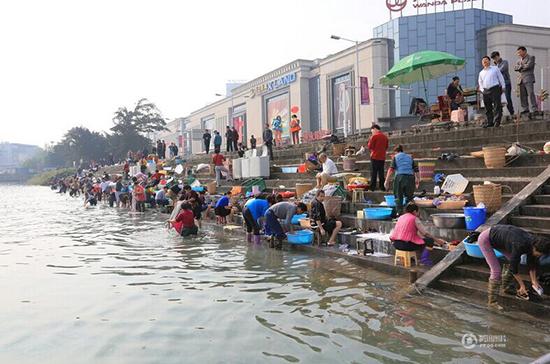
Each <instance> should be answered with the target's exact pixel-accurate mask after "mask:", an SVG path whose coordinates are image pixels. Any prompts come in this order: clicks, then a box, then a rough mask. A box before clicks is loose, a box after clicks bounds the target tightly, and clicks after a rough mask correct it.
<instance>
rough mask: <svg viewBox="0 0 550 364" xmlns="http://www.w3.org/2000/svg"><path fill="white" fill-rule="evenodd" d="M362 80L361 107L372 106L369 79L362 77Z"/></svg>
mask: <svg viewBox="0 0 550 364" xmlns="http://www.w3.org/2000/svg"><path fill="white" fill-rule="evenodd" d="M360 79H361V105H370V93H369V79H368V78H367V77H360Z"/></svg>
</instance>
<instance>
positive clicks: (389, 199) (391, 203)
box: [384, 195, 407, 207]
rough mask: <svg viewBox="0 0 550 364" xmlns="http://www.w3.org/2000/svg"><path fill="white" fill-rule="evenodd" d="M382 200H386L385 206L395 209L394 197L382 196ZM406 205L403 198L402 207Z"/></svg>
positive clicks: (405, 199) (405, 200)
mask: <svg viewBox="0 0 550 364" xmlns="http://www.w3.org/2000/svg"><path fill="white" fill-rule="evenodd" d="M384 200H386V204H387V205H388V206H389V207H395V206H396V204H395V196H394V195H386V196H384ZM406 204H407V198H406V197H403V206H405V205H406Z"/></svg>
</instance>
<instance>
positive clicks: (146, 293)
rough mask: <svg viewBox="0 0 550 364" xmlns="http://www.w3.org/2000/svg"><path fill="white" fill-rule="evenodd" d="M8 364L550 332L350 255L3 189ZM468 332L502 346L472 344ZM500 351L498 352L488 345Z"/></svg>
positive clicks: (362, 346)
mask: <svg viewBox="0 0 550 364" xmlns="http://www.w3.org/2000/svg"><path fill="white" fill-rule="evenodd" d="M1 190H2V192H3V193H2V198H0V211H1V212H2V214H3V215H4V216H3V217H2V223H1V224H0V288H1V292H2V296H1V297H2V298H1V301H0V323H1V324H0V363H298V362H302V363H370V362H381V363H385V362H388V363H401V362H402V363H404V362H415V363H442V362H455V363H456V362H467V363H477V362H487V363H516V362H529V361H530V359H532V358H535V357H538V356H540V355H542V354H544V353H545V352H547V351H550V330H549V328H548V327H547V326H544V325H542V324H541V325H533V324H532V323H528V322H524V321H521V320H512V319H509V318H506V317H504V316H501V315H493V314H491V313H489V312H488V311H486V310H484V309H481V308H474V307H472V306H469V305H465V304H460V303H456V302H452V301H449V300H446V299H443V298H439V297H431V296H425V297H422V298H413V299H406V298H403V296H402V294H401V290H402V289H403V287H404V286H405V282H403V281H402V280H401V279H397V278H395V277H392V276H388V275H384V274H381V273H378V272H376V271H371V270H366V269H364V268H361V269H360V268H357V267H355V266H353V265H351V264H349V263H347V262H346V261H344V260H337V259H334V258H319V257H315V256H312V255H308V254H305V253H298V252H293V251H282V252H281V251H273V250H270V249H266V248H265V247H258V246H250V245H249V244H247V243H246V242H245V241H244V239H243V238H242V237H241V236H238V237H232V236H227V234H225V235H224V234H223V233H221V232H219V230H218V229H214V228H213V227H211V228H205V231H204V232H203V233H201V235H200V236H199V237H197V238H194V239H189V240H182V238H181V237H179V236H176V235H175V234H173V233H172V232H169V231H167V229H166V228H165V226H164V221H165V219H166V215H163V214H159V213H155V212H147V213H146V214H144V215H129V214H128V212H127V211H119V210H117V209H112V208H108V207H105V206H99V207H97V208H88V209H84V208H83V207H82V201H81V200H80V199H73V198H70V197H68V196H65V195H63V196H61V195H58V194H56V193H54V192H53V191H51V190H50V189H49V188H45V187H28V186H5V185H4V186H2V187H1ZM465 334H473V335H476V338H478V342H481V341H482V340H484V339H483V338H484V336H482V335H490V337H489V338H492V341H495V343H493V344H492V345H485V346H483V345H476V346H474V347H473V348H466V347H465V346H464V345H463V344H462V338H463V336H464V335H465ZM488 346H492V347H488Z"/></svg>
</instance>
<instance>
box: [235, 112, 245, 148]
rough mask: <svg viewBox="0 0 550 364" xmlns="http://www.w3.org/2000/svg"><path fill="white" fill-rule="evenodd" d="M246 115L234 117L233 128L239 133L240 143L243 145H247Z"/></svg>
mask: <svg viewBox="0 0 550 364" xmlns="http://www.w3.org/2000/svg"><path fill="white" fill-rule="evenodd" d="M245 124H246V115H239V116H234V117H233V126H234V127H235V129H237V133H239V140H238V143H243V144H244V145H246V127H245V126H246V125H245Z"/></svg>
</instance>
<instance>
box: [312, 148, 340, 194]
mask: <svg viewBox="0 0 550 364" xmlns="http://www.w3.org/2000/svg"><path fill="white" fill-rule="evenodd" d="M319 162H321V164H322V165H323V171H322V172H321V173H317V176H316V178H317V188H323V187H324V186H325V185H326V184H327V183H328V182H336V178H335V177H333V175H335V174H338V168H336V164H334V162H333V161H332V160H331V159H330V158H329V157H327V155H326V154H325V153H321V154H319Z"/></svg>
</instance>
